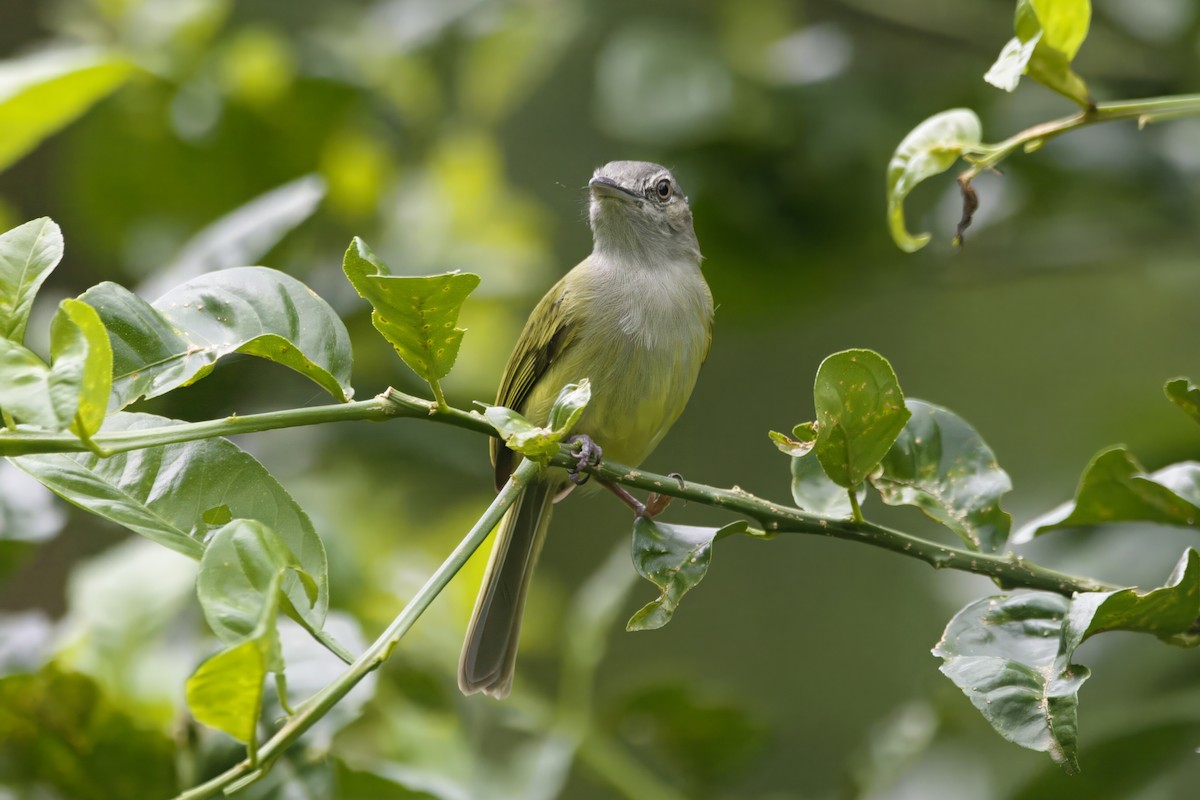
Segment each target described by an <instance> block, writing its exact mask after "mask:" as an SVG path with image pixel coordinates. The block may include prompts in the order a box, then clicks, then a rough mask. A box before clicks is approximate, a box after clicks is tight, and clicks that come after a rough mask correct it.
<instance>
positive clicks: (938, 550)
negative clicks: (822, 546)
mask: <svg viewBox="0 0 1200 800" xmlns="http://www.w3.org/2000/svg"><path fill="white" fill-rule="evenodd" d="M551 463H553V464H554V465H555V466H560V467H570V466H573V465H574V463H575V461H574V459H573V458H572V456H571V455H570V452H569V451H568V450H567V449H566V448H563V449H562V450H560V451H559V454H558V455H557V456H555V457H554V459H553V460H552V462H551ZM586 471H587V472H590V473H592V474H593V475H595V476H596V477H598V478H602V479H604V480H608V481H613V482H616V483H621V484H624V485H626V486H632V487H636V488H639V489H645V490H647V491H651V492H658V493H659V494H669V495H671V496H672V497H681V498H684V499H686V500H690V501H694V502H697V503H700V504H702V505H707V506H712V507H714V508H724V509H727V510H729V511H733V512H735V513H738V514H741V515H743V516H746V517H750V518H751V519H754V520H757V521H758V522H759V523H760V524H761V525H762V526H763V529H764V530H765V531H766V533H767V534H777V533H807V534H815V535H818V536H831V537H834V538H838V539H848V540H850V541H856V542H861V543H862V544H868V545H871V546H873V547H882V548H884V549H885V550H891V551H893V552H896V553H899V554H901V555H905V556H908V557H910V558H916V559H919V560H921V561H924V562H925V563H927V564H929V565H930V566H932V567H934V568H936V569H957V570H962V571H964V572H972V573H975V574H976V575H984V576H986V577H989V578H991V579H993V580H994V581H996V582H997V583H998V584H999V585H1000V586H1002V587H1004V588H1026V589H1041V590H1044V591H1050V592H1056V593H1058V594H1063V595H1067V596H1070V595H1072V594H1074V593H1076V592H1105V591H1111V590H1113V589H1118V588H1121V587H1119V586H1115V585H1113V584H1109V583H1104V582H1103V581H1098V580H1095V579H1093V578H1087V577H1080V576H1076V575H1068V574H1066V573H1063V572H1058V571H1056V570H1052V569H1049V568H1047V567H1042V566H1039V565H1037V564H1034V563H1032V562H1029V561H1026V560H1025V559H1023V558H1021V557H1020V556H1018V555H1016V554H1015V553H1003V554H991V553H976V552H973V551H971V550H964V549H961V548H958V547H951V546H949V545H943V544H939V543H937V542H932V541H929V540H928V539H922V538H920V537H919V536H913V535H911V534H907V533H903V532H901V531H897V530H893V529H891V528H885V527H883V526H882V525H875V524H872V523H870V522H856V521H854V520H847V519H828V518H825V517H819V516H816V515H814V514H809V513H807V512H805V511H801V510H800V509H798V508H792V507H789V506H786V505H782V504H779V503H773V502H771V501H769V500H764V499H762V498H760V497H755V496H754V495H752V494H750V493H749V492H747V491H745V490H743V489H740V488H737V487H735V488H733V489H719V488H716V487H712V486H705V485H704V484H699V483H691V482H688V481H683V482H680V481H677V480H676V479H675V478H674V477H672V476H668V475H658V474H654V473H650V472H643V471H642V470H636V469H632V468H630V467H626V466H625V465H623V464H617V463H615V462H611V461H607V462H606V461H601V462H600V464H598V465H597V466H595V467H588V468H586Z"/></svg>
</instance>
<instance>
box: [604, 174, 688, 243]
mask: <svg viewBox="0 0 1200 800" xmlns="http://www.w3.org/2000/svg"><path fill="white" fill-rule="evenodd" d="M588 189H589V190H590V192H591V204H590V208H589V219H590V221H591V225H592V235H593V237H594V239H595V247H596V251H597V252H598V253H602V254H604V255H610V256H617V257H619V256H625V257H632V258H637V259H639V260H643V261H648V262H651V263H655V262H659V261H663V260H668V261H678V260H685V259H687V260H692V261H695V262H699V261H700V245H699V243H697V241H696V232H695V231H694V230H693V229H692V210H691V208H689V207H688V200H687V196H686V195H685V194H684V193H683V189H682V188H680V186H679V184H678V183H677V182H676V181H675V176H674V175H672V174H671V172H670V170H668V169H667V168H666V167H660V166H659V165H658V164H651V163H649V162H647V161H610V162H609V163H607V164H605V165H604V166H603V167H600V168H599V169H598V170H596V172H595V174H594V175H592V179H591V180H590V181H589V182H588Z"/></svg>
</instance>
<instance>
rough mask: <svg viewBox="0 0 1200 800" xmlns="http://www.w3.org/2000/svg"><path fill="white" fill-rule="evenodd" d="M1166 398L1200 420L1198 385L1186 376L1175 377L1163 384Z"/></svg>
mask: <svg viewBox="0 0 1200 800" xmlns="http://www.w3.org/2000/svg"><path fill="white" fill-rule="evenodd" d="M1163 392H1165V393H1166V395H1167V398H1168V399H1169V400H1170V401H1171V402H1172V403H1174V404H1175V405H1177V406H1179V407H1180V408H1182V409H1183V411H1184V413H1185V414H1187V415H1188V416H1189V417H1191V418H1192V419H1193V420H1195V421H1196V422H1200V386H1197V385H1196V384H1194V383H1192V382H1191V381H1189V380H1188V379H1187V378H1175V379H1174V380H1170V381H1167V383H1166V385H1165V386H1163Z"/></svg>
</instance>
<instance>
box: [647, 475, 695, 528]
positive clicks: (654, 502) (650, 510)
mask: <svg viewBox="0 0 1200 800" xmlns="http://www.w3.org/2000/svg"><path fill="white" fill-rule="evenodd" d="M667 477H670V478H674V479H675V480H676V482H678V483H679V488H680V489H682V488H683V487H684V486H686V484H685V483H684V481H683V476H682V475H680V474H679V473H678V472H672V473H670V475H668V476H667ZM673 499H674V498H672V497H671V495H669V494H659V493H658V492H651V493H650V494H649V495H648V496H647V497H646V505H645V510H644V511H643V512H642V514H641V515H640V516H643V517H645V518H647V519H653V518H654V517H657V516H658V515H659V514H661V513H662V512H664V511H666V510H667V506H669V505H671V500H673Z"/></svg>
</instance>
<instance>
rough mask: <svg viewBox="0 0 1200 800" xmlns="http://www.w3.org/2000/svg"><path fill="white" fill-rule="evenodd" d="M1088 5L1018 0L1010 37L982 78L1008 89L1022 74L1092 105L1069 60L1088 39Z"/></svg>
mask: <svg viewBox="0 0 1200 800" xmlns="http://www.w3.org/2000/svg"><path fill="white" fill-rule="evenodd" d="M1091 15H1092V8H1091V2H1090V1H1089V0H1019V2H1018V3H1017V11H1016V19H1015V21H1014V25H1013V27H1014V28H1015V30H1016V34H1017V35H1016V37H1015V38H1013V39H1011V40H1010V41H1009V42H1008V43H1007V44H1006V45H1004V49H1003V50H1001V51H1000V56H999V57H998V58H997V59H996V63H994V64H992V66H991V68H990V69H988V71H987V73H986V74H985V75H984V76H983V79H984V80H986V81H987V82H988V83H990V84H992V85H993V86H996V87H997V88H1000V89H1003V90H1004V91H1006V92H1011V91H1013V90H1014V89H1016V88H1017V84H1018V83H1019V82H1020V79H1021V75H1023V74H1028V75H1029V76H1030V77H1031V78H1033V79H1034V80H1036V81H1038V82H1039V83H1041V84H1043V85H1045V86H1047V87H1048V88H1050V89H1053V90H1054V91H1056V92H1058V93H1059V94H1062V95H1063V96H1065V97H1067V98H1069V99H1071V100H1074V101H1075V102H1077V103H1079V104H1080V105H1084V106H1087V105H1089V104H1090V103H1091V96H1090V94H1089V92H1088V88H1087V85H1086V84H1085V83H1084V81H1083V79H1082V78H1080V77H1079V76H1078V75H1076V74H1075V72H1074V71H1072V70H1071V61H1073V60H1074V58H1075V54H1076V53H1078V52H1079V47H1080V46H1081V45H1082V44H1083V41H1084V39H1086V38H1087V33H1088V27H1089V25H1090V23H1091Z"/></svg>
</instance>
